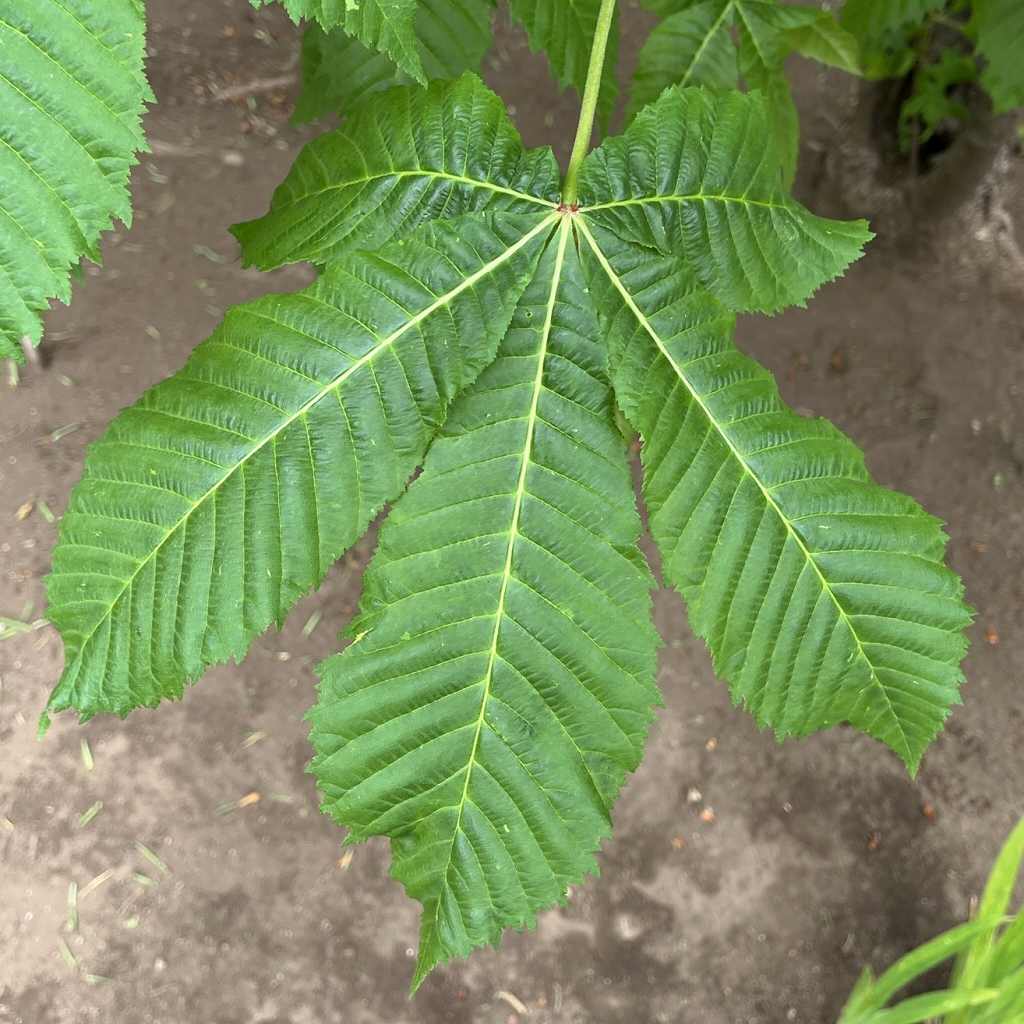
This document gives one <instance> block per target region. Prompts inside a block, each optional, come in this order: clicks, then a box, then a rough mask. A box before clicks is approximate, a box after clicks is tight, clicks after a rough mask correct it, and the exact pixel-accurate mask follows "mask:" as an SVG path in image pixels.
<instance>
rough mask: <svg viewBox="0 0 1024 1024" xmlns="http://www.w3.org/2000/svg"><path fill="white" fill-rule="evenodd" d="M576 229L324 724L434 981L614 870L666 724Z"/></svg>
mask: <svg viewBox="0 0 1024 1024" xmlns="http://www.w3.org/2000/svg"><path fill="white" fill-rule="evenodd" d="M570 235H571V230H570V223H569V221H568V219H563V221H562V226H561V228H560V230H559V232H558V235H557V237H556V238H554V239H552V240H551V242H550V243H549V245H548V248H547V251H546V252H545V255H544V257H543V259H542V262H541V264H540V267H539V269H538V271H537V274H536V276H535V278H534V280H533V282H532V283H531V285H530V286H529V288H528V289H527V290H526V292H525V293H524V295H523V298H522V300H521V302H520V304H519V307H518V308H517V310H516V313H515V316H514V318H513V321H512V327H511V329H510V330H509V333H508V335H507V336H506V338H505V340H504V342H503V343H502V346H501V349H500V351H499V354H498V358H497V360H496V361H495V362H494V363H492V364H491V366H490V367H488V369H487V370H486V371H485V372H484V373H483V375H482V376H481V377H480V379H479V380H478V381H477V383H476V384H475V385H474V386H473V387H472V388H471V389H470V390H469V391H468V392H466V393H465V394H464V395H462V396H461V397H460V398H459V399H457V401H456V403H455V405H454V406H453V408H452V411H451V415H450V416H449V418H448V420H447V422H446V425H445V427H444V430H443V431H442V433H441V435H440V436H439V438H438V439H437V440H436V441H435V442H434V444H433V446H432V447H431V449H430V454H429V455H428V457H427V460H426V464H425V466H424V469H423V473H422V474H421V475H420V477H419V478H418V479H417V480H416V481H415V483H413V485H412V486H411V487H410V489H409V491H408V493H407V494H406V495H404V496H403V497H402V499H401V500H400V501H399V502H398V503H397V505H396V506H395V509H394V511H393V513H392V514H391V516H390V517H389V519H388V521H387V523H386V524H385V526H384V527H383V529H382V531H381V536H380V547H379V549H378V552H377V555H376V557H375V558H374V560H373V562H372V563H371V565H370V568H369V569H368V570H367V573H366V582H365V594H364V597H363V602H362V615H361V618H360V620H359V621H358V622H357V623H356V625H355V627H354V628H355V629H357V630H358V634H357V638H356V640H355V641H354V642H353V643H352V644H351V645H350V646H349V647H348V649H347V650H346V651H345V652H344V653H343V654H341V655H338V656H336V657H334V658H332V659H330V660H329V661H327V662H325V663H324V665H323V666H322V669H321V679H322V681H321V684H320V695H319V700H318V702H317V704H316V707H315V708H314V709H313V711H312V712H311V713H310V718H311V720H312V723H313V724H312V733H311V738H312V742H313V746H314V749H315V751H316V756H315V758H314V760H313V765H312V770H313V773H314V774H315V775H316V777H317V781H318V783H319V785H320V788H321V790H322V791H323V794H324V805H323V806H324V810H326V811H327V812H329V813H330V814H331V816H332V817H334V818H335V820H337V821H338V822H339V824H343V825H345V826H347V827H348V828H349V829H350V830H351V836H350V837H351V839H353V840H361V839H365V838H367V837H369V836H371V835H388V836H391V837H392V849H393V853H394V864H393V874H394V875H395V877H396V878H398V879H399V880H400V881H401V882H402V883H403V884H404V885H405V887H406V889H407V891H408V892H409V894H410V895H411V896H413V897H414V898H415V899H417V900H419V901H420V902H421V903H422V904H423V921H422V929H421V941H420V955H419V963H418V966H417V969H416V978H415V981H414V987H415V986H416V985H418V984H419V982H420V981H421V980H422V979H423V977H424V976H425V975H426V973H427V972H428V971H429V970H430V969H431V968H432V967H433V966H434V965H435V964H437V963H439V962H441V961H443V960H447V959H449V958H450V957H453V956H465V955H467V954H468V953H469V952H470V951H471V950H472V949H473V948H474V947H475V946H479V945H483V944H485V943H495V944H496V943H497V942H498V940H499V938H500V936H501V932H502V930H503V929H504V928H506V927H510V926H517V927H523V926H529V925H532V924H533V921H534V917H535V914H536V912H537V911H538V910H540V909H542V908H544V907H547V906H550V905H553V904H556V903H562V902H564V899H565V891H566V888H567V886H569V885H572V884H575V883H577V882H579V881H580V880H581V879H582V877H583V876H584V875H585V874H586V873H588V872H592V871H594V870H595V867H596V866H595V861H594V856H593V854H594V851H595V850H596V848H597V846H598V844H599V842H600V841H601V840H602V839H603V838H605V837H606V836H607V835H609V834H610V832H611V823H610V809H611V806H612V803H613V802H614V800H615V797H616V795H617V793H618V790H619V788H620V786H621V785H622V782H623V779H624V778H625V775H626V773H627V772H630V771H632V770H633V769H634V768H635V767H636V766H637V764H638V763H639V760H640V756H641V752H642V749H643V743H644V738H645V735H646V732H647V728H648V725H649V724H650V721H651V718H652V714H651V709H652V705H653V704H654V703H655V702H656V701H657V691H656V689H655V687H654V669H655V650H656V646H657V634H656V633H655V632H654V629H653V627H652V626H651V622H650V597H649V589H650V587H651V584H652V581H651V578H650V575H649V573H648V571H647V568H646V566H645V564H644V562H643V558H642V556H641V555H640V552H639V550H638V548H637V545H636V542H637V537H638V534H639V532H640V521H639V518H638V516H637V513H636V509H635V506H634V498H633V491H632V484H631V481H630V474H629V468H628V464H627V460H626V453H625V445H624V443H623V439H622V437H621V436H620V434H619V432H618V429H617V428H616V425H615V420H614V415H613V399H612V395H611V388H610V386H609V384H608V381H607V378H606V376H605V369H604V348H603V346H602V345H601V343H600V339H601V334H600V332H599V330H598V329H597V325H596V323H595V321H594V314H593V312H592V309H591V307H590V303H589V301H588V298H587V295H586V293H585V290H584V286H583V282H582V280H581V278H580V270H579V265H578V259H577V256H576V252H575V247H574V245H573V243H572V240H571V238H570Z"/></svg>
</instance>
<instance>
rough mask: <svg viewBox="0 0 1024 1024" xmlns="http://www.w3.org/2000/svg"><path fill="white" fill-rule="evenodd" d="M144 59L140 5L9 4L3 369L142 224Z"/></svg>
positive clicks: (1, 68)
mask: <svg viewBox="0 0 1024 1024" xmlns="http://www.w3.org/2000/svg"><path fill="white" fill-rule="evenodd" d="M144 54H145V20H144V17H143V13H142V10H141V7H140V6H139V5H138V4H137V3H136V2H135V0H104V2H103V3H94V2H91V0H34V2H33V3H31V4H26V3H25V2H24V0H0V110H2V111H3V113H2V115H0V143H2V144H0V181H2V182H3V189H2V191H0V359H4V358H7V359H12V358H13V359H17V360H19V361H20V360H21V359H22V358H23V356H22V352H21V348H20V345H19V342H20V340H21V339H22V338H28V339H29V340H30V341H32V342H33V343H35V344H38V343H39V341H40V339H41V337H42V323H41V321H40V317H39V314H40V312H41V311H43V310H45V309H46V308H47V307H48V305H49V303H50V300H51V299H53V298H58V299H60V300H62V301H63V302H68V301H69V300H70V298H71V286H70V280H69V276H70V271H71V269H72V267H74V266H75V265H76V264H77V263H78V261H79V260H80V259H81V257H82V256H88V257H90V258H91V259H94V260H98V259H99V239H100V235H101V234H102V232H103V231H106V230H107V229H108V228H110V227H111V225H112V224H113V220H114V218H115V217H116V218H119V219H120V220H122V221H124V223H125V224H130V223H131V219H132V210H131V199H130V196H129V193H128V179H129V174H130V172H131V168H132V166H133V165H134V164H135V162H136V155H135V154H136V152H138V151H139V150H143V149H145V148H146V144H145V139H144V137H143V134H142V126H141V121H142V113H143V109H144V105H145V103H146V101H147V100H151V99H152V98H153V97H152V94H151V92H150V90H149V86H148V85H147V84H146V79H145V76H144V74H143V70H142V67H143V57H144Z"/></svg>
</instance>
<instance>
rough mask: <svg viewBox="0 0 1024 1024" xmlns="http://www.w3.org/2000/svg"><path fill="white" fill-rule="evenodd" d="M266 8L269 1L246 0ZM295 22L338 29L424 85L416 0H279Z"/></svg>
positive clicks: (271, 0) (270, 1) (424, 78)
mask: <svg viewBox="0 0 1024 1024" xmlns="http://www.w3.org/2000/svg"><path fill="white" fill-rule="evenodd" d="M249 2H250V3H251V4H252V5H253V7H257V8H259V7H266V6H267V5H268V4H270V3H272V2H273V0H249ZM280 3H281V6H282V7H284V9H285V10H286V11H287V12H288V13H289V14H290V15H291V17H292V19H293V20H295V21H299V20H300V19H302V18H307V19H309V20H315V21H317V22H318V23H319V24H320V25H321V26H322V27H323V28H325V29H327V30H328V31H330V30H331V29H332V28H341V29H344V30H345V32H346V33H347V34H348V35H350V36H353V37H354V38H356V39H358V40H359V42H361V43H362V44H363V46H365V47H366V48H367V49H369V50H374V51H376V52H378V53H384V54H387V56H388V57H389V58H390V59H391V61H392V63H394V64H395V65H396V66H397V67H398V68H399V69H401V70H402V71H404V72H405V73H406V74H407V75H409V77H410V78H413V79H415V80H416V81H417V82H422V83H423V84H424V85H426V82H427V78H426V75H425V74H424V72H423V64H422V63H421V61H420V51H419V45H418V42H417V39H416V25H415V22H416V8H417V0H280Z"/></svg>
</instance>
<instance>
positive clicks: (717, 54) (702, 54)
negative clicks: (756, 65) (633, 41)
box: [629, 0, 739, 117]
mask: <svg viewBox="0 0 1024 1024" xmlns="http://www.w3.org/2000/svg"><path fill="white" fill-rule="evenodd" d="M732 12H733V4H732V2H731V0H704V2H702V3H698V4H693V5H692V6H690V7H687V8H686V9H685V10H683V11H679V12H678V13H676V14H673V15H671V16H670V17H668V18H666V19H665V20H664V21H662V22H659V23H658V24H657V25H656V26H655V28H654V31H653V32H651V34H650V36H649V37H648V39H647V41H646V42H645V43H644V45H643V47H642V48H641V50H640V54H639V56H638V57H637V66H636V71H635V73H634V75H633V89H632V94H631V98H630V107H629V116H630V117H632V116H634V115H635V114H636V112H637V111H638V110H640V108H641V107H644V106H646V105H647V104H648V103H652V102H654V101H655V100H656V99H657V98H658V97H659V96H660V95H661V94H662V93H663V92H664V91H665V89H667V88H668V87H669V86H672V85H680V86H687V85H702V86H705V87H707V88H709V89H711V90H712V91H714V92H724V91H726V90H729V89H736V88H738V86H739V67H738V65H737V56H736V47H735V45H734V44H733V41H732V38H731V36H730V28H731V27H732Z"/></svg>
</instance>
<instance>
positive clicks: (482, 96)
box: [233, 73, 560, 270]
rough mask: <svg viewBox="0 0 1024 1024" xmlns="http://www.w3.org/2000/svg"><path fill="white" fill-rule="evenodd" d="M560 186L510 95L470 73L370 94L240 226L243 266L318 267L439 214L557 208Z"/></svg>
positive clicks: (554, 166) (310, 149)
mask: <svg viewBox="0 0 1024 1024" xmlns="http://www.w3.org/2000/svg"><path fill="white" fill-rule="evenodd" d="M559 189H560V185H559V172H558V165H557V164H556V162H555V158H554V156H553V154H552V153H551V150H550V149H537V150H530V151H524V150H523V145H522V141H521V140H520V138H519V133H518V132H517V131H516V129H515V127H514V126H513V124H512V122H511V121H510V120H509V117H508V113H507V111H506V110H505V105H504V104H503V103H502V102H501V100H500V99H499V98H498V97H497V96H495V94H494V93H493V92H491V91H490V89H488V88H487V87H486V86H485V85H484V84H483V82H481V81H480V79H479V78H478V77H477V76H476V75H473V74H469V73H467V74H465V75H463V76H462V77H461V78H460V79H458V81H456V82H434V83H431V85H430V86H429V88H427V89H425V90H424V89H418V88H415V87H406V88H398V89H392V90H390V91H388V92H387V93H384V94H382V95H381V96H379V97H375V98H374V101H373V103H372V104H369V105H363V106H362V107H361V108H360V109H359V110H357V111H356V113H355V114H353V115H352V117H350V118H349V119H347V121H346V122H345V124H344V125H342V127H341V128H339V129H337V130H336V131H333V132H328V133H326V134H325V135H321V136H320V137H319V138H318V139H315V140H314V141H313V142H311V143H309V145H307V146H306V147H305V148H304V149H303V150H302V152H301V153H300V154H299V157H298V159H297V160H296V161H295V165H294V166H293V167H292V169H291V171H290V172H289V174H288V177H287V178H285V180H284V182H283V184H282V185H280V187H279V188H278V189H277V191H276V192H275V193H274V198H273V200H272V202H271V207H270V212H269V213H267V214H266V215H265V216H263V217H261V218H259V219H258V220H253V221H248V222H246V223H244V224H238V225H236V226H235V227H234V228H233V231H234V233H235V235H236V236H237V238H238V240H239V242H240V243H241V245H242V254H243V257H244V260H245V262H246V264H247V265H255V266H258V267H260V268H261V269H264V270H267V269H271V268H273V267H278V266H281V265H282V264H285V263H294V262H297V261H300V260H309V261H310V262H312V263H315V264H317V265H318V266H323V265H324V264H326V263H328V262H329V261H331V260H333V259H335V258H337V257H338V256H340V255H341V254H342V253H344V252H346V251H348V250H350V249H352V248H356V247H358V248H359V249H364V250H373V249H376V248H378V247H379V246H380V245H382V244H384V243H385V242H386V241H388V239H390V238H393V237H395V236H396V235H401V234H405V233H407V232H408V231H410V230H411V229H412V228H413V227H415V226H416V225H417V224H419V223H422V222H424V221H428V220H434V219H436V218H439V217H445V218H452V217H456V216H458V215H459V214H463V213H468V212H470V211H479V210H484V209H489V210H511V211H517V212H522V211H528V210H535V209H537V208H538V205H540V206H547V207H549V208H552V209H553V208H554V206H555V205H556V202H557V199H558V194H559Z"/></svg>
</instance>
